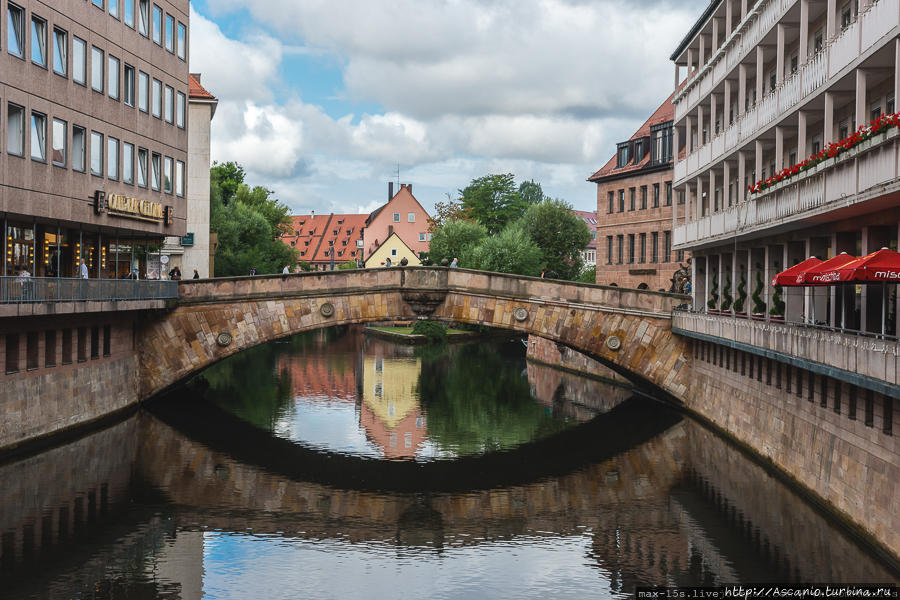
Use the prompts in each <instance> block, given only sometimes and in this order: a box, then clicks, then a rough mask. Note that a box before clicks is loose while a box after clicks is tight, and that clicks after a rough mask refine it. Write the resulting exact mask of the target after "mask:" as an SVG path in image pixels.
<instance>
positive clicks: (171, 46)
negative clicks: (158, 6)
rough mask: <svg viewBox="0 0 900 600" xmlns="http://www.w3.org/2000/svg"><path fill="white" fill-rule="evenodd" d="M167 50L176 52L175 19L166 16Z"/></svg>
mask: <svg viewBox="0 0 900 600" xmlns="http://www.w3.org/2000/svg"><path fill="white" fill-rule="evenodd" d="M166 50H168V51H169V52H172V53H174V52H175V18H174V17H173V16H172V15H166Z"/></svg>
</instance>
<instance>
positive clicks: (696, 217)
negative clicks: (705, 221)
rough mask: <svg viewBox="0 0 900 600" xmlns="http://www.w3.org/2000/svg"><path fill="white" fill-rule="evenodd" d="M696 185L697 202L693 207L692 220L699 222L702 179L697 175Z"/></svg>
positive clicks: (701, 208)
mask: <svg viewBox="0 0 900 600" xmlns="http://www.w3.org/2000/svg"><path fill="white" fill-rule="evenodd" d="M696 184H697V202H696V204H695V207H694V220H697V221H698V220H700V219H702V218H703V179H701V178H700V176H699V175H697V179H696Z"/></svg>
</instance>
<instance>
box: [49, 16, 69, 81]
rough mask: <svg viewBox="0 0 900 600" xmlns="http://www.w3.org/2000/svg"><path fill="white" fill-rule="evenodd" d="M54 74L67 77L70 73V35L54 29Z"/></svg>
mask: <svg viewBox="0 0 900 600" xmlns="http://www.w3.org/2000/svg"><path fill="white" fill-rule="evenodd" d="M53 72H54V73H57V74H59V75H62V76H63V77H65V76H66V75H68V73H69V34H68V33H66V31H65V30H63V29H59V28H54V29H53Z"/></svg>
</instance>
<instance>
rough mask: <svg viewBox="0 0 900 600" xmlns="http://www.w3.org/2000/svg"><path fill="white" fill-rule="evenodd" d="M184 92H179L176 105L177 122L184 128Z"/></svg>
mask: <svg viewBox="0 0 900 600" xmlns="http://www.w3.org/2000/svg"><path fill="white" fill-rule="evenodd" d="M184 105H185V97H184V94H182V93H181V92H178V103H177V104H176V105H175V124H176V125H178V126H179V127H181V128H182V129H184Z"/></svg>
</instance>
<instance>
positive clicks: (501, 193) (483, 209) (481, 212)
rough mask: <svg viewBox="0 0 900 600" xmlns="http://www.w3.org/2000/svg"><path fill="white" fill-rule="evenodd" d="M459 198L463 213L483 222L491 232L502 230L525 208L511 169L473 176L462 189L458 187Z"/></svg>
mask: <svg viewBox="0 0 900 600" xmlns="http://www.w3.org/2000/svg"><path fill="white" fill-rule="evenodd" d="M459 199H460V201H461V202H462V207H463V209H464V210H465V211H466V214H467V215H468V216H469V217H470V218H472V219H474V220H475V221H477V222H479V223H481V224H482V225H484V226H485V228H487V231H488V233H489V234H490V235H496V234H497V233H499V232H500V231H502V230H503V228H504V227H506V225H507V224H508V223H511V222H513V221H515V220H516V219H518V218H519V217H520V216H521V215H522V212H523V211H524V209H525V203H524V201H523V200H522V197H521V196H520V195H519V191H518V189H517V188H516V182H515V179H514V177H513V174H512V173H504V174H502V175H485V176H484V177H478V178H477V179H473V180H472V182H471V183H469V185H468V186H466V188H465V189H462V190H459Z"/></svg>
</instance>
